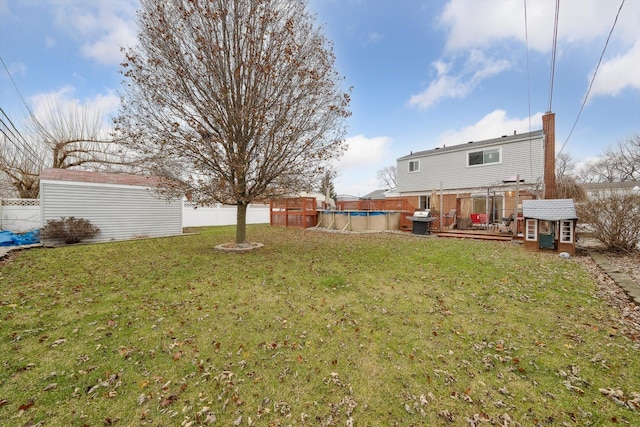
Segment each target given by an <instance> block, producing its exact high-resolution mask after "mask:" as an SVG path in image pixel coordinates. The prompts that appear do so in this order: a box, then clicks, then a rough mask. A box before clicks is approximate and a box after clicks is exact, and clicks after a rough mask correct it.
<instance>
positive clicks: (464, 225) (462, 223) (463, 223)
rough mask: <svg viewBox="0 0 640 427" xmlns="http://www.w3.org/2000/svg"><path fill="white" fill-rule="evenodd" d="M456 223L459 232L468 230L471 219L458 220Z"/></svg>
mask: <svg viewBox="0 0 640 427" xmlns="http://www.w3.org/2000/svg"><path fill="white" fill-rule="evenodd" d="M456 223H457V224H458V229H459V230H468V229H470V228H471V218H460V217H458V218H457V219H456Z"/></svg>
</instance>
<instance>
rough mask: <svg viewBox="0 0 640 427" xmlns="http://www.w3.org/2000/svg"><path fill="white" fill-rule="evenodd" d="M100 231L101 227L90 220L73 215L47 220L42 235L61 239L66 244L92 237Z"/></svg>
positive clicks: (46, 238)
mask: <svg viewBox="0 0 640 427" xmlns="http://www.w3.org/2000/svg"><path fill="white" fill-rule="evenodd" d="M99 232H100V229H99V228H98V227H96V226H95V225H92V224H91V222H89V220H86V219H83V218H75V217H72V216H71V217H68V218H66V217H62V218H60V219H59V220H55V219H52V220H49V221H47V224H46V225H45V226H44V227H43V228H42V230H40V237H41V238H42V239H45V240H61V241H62V242H64V243H65V244H73V243H80V242H81V241H82V240H85V239H90V238H92V237H94V236H96V235H97V234H98V233H99Z"/></svg>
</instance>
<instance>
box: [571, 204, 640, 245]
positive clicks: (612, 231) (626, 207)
mask: <svg viewBox="0 0 640 427" xmlns="http://www.w3.org/2000/svg"><path fill="white" fill-rule="evenodd" d="M578 216H579V217H580V221H581V222H583V223H585V224H587V226H588V229H589V230H590V232H591V233H592V237H594V238H596V239H598V240H600V241H601V242H602V243H603V245H604V246H605V248H606V249H608V250H615V251H623V252H633V251H637V250H638V245H640V195H638V194H629V193H615V192H614V193H610V194H606V193H598V194H596V195H594V196H591V197H590V198H589V199H588V200H587V201H585V202H583V203H580V204H579V205H578Z"/></svg>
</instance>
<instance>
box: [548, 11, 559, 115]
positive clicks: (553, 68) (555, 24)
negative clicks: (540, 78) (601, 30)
mask: <svg viewBox="0 0 640 427" xmlns="http://www.w3.org/2000/svg"><path fill="white" fill-rule="evenodd" d="M559 15H560V0H556V16H555V19H554V22H553V49H552V53H551V76H550V78H549V109H547V111H549V112H550V111H551V101H552V100H553V80H554V79H555V74H556V50H557V47H558V17H559Z"/></svg>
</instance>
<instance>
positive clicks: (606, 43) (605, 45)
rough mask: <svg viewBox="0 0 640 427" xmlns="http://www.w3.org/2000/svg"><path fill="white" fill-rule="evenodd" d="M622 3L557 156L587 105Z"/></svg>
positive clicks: (621, 4)
mask: <svg viewBox="0 0 640 427" xmlns="http://www.w3.org/2000/svg"><path fill="white" fill-rule="evenodd" d="M624 2H625V0H622V3H620V7H619V8H618V13H616V17H615V19H614V20H613V25H612V26H611V31H609V35H608V36H607V41H606V42H605V43H604V47H603V48H602V53H601V54H600V59H599V60H598V65H596V69H595V70H594V72H593V76H592V77H591V82H590V83H589V88H588V89H587V93H586V94H585V96H584V99H583V100H582V105H581V106H580V110H579V111H578V115H577V116H576V120H575V121H574V122H573V126H571V131H570V132H569V135H567V139H566V140H565V141H564V143H563V144H562V147H561V148H560V151H558V155H560V153H562V150H564V146H565V145H567V142H569V138H571V135H572V134H573V131H574V130H575V128H576V125H577V124H578V120H579V119H580V116H581V115H582V110H584V106H585V105H586V104H587V100H588V99H589V94H590V93H591V88H592V87H593V82H594V81H595V79H596V75H597V74H598V70H599V69H600V64H602V58H604V53H605V52H606V50H607V46H609V40H611V35H612V34H613V30H614V29H615V28H616V24H617V23H618V17H619V16H620V11H621V10H622V6H624Z"/></svg>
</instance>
